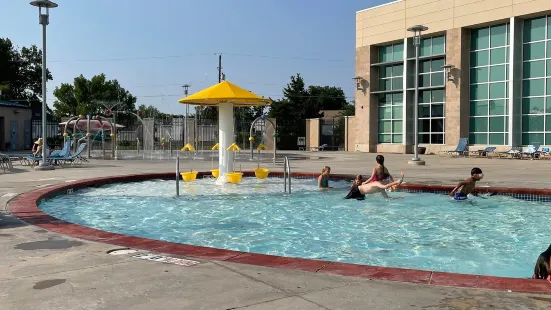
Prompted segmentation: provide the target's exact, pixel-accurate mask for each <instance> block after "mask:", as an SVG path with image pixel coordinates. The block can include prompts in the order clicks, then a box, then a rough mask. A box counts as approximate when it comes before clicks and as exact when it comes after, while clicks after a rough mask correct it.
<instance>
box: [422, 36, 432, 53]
mask: <svg viewBox="0 0 551 310" xmlns="http://www.w3.org/2000/svg"><path fill="white" fill-rule="evenodd" d="M430 45H431V39H430V38H426V39H421V46H420V47H419V56H429V55H430Z"/></svg>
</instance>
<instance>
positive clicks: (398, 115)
mask: <svg viewBox="0 0 551 310" xmlns="http://www.w3.org/2000/svg"><path fill="white" fill-rule="evenodd" d="M402 112H403V108H402V106H393V107H392V118H393V119H402ZM400 131H401V130H400Z"/></svg>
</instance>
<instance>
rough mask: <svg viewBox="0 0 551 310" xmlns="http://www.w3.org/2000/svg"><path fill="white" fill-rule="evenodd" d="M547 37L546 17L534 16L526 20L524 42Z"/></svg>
mask: <svg viewBox="0 0 551 310" xmlns="http://www.w3.org/2000/svg"><path fill="white" fill-rule="evenodd" d="M544 39H545V17H540V18H534V19H530V20H526V21H525V22H524V37H523V40H524V42H532V41H539V40H544Z"/></svg>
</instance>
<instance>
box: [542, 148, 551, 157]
mask: <svg viewBox="0 0 551 310" xmlns="http://www.w3.org/2000/svg"><path fill="white" fill-rule="evenodd" d="M540 159H551V152H549V148H548V147H544V148H542V149H541V152H540Z"/></svg>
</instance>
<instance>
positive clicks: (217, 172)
mask: <svg viewBox="0 0 551 310" xmlns="http://www.w3.org/2000/svg"><path fill="white" fill-rule="evenodd" d="M219 149H220V143H216V144H215V145H214V146H213V147H212V148H211V150H212V151H217V150H219ZM211 158H212V163H211V165H210V167H211V168H212V169H210V173H211V174H212V176H213V177H214V178H215V179H218V177H219V176H220V169H214V156H211Z"/></svg>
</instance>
